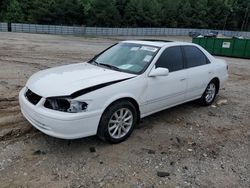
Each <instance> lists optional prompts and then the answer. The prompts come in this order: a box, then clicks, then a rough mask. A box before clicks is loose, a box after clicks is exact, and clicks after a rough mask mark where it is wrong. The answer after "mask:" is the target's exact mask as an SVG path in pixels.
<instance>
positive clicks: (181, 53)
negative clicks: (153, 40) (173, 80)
mask: <svg viewBox="0 0 250 188" xmlns="http://www.w3.org/2000/svg"><path fill="white" fill-rule="evenodd" d="M176 47H177V48H180V55H181V56H182V69H179V70H175V71H170V70H169V69H168V70H169V74H171V73H173V72H177V71H182V70H185V69H186V66H185V58H184V56H183V51H182V46H181V45H176V46H169V47H167V48H165V49H164V50H163V52H162V53H161V54H160V56H159V57H158V59H157V60H156V62H155V64H154V66H155V67H156V64H157V63H158V61H159V59H160V58H161V56H162V54H163V53H164V52H165V51H166V50H168V49H169V48H176ZM162 68H164V67H162Z"/></svg>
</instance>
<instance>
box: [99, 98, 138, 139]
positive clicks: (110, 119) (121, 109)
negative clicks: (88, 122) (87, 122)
mask: <svg viewBox="0 0 250 188" xmlns="http://www.w3.org/2000/svg"><path fill="white" fill-rule="evenodd" d="M136 122H137V111H136V109H135V107H134V105H133V104H132V103H130V102H129V101H125V100H124V101H118V102H115V103H114V104H112V105H111V106H109V107H108V108H107V109H106V110H105V112H104V113H103V115H102V118H101V121H100V124H99V127H98V132H97V136H98V137H99V138H101V139H102V140H106V141H109V142H111V143H120V142H122V141H124V140H126V139H127V138H128V137H129V136H130V135H131V133H132V132H133V129H134V126H135V124H136Z"/></svg>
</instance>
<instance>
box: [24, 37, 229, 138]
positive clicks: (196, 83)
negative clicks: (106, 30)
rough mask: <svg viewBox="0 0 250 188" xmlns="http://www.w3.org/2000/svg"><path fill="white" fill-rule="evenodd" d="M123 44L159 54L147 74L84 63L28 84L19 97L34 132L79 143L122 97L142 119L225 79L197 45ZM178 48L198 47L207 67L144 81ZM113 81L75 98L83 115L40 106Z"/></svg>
mask: <svg viewBox="0 0 250 188" xmlns="http://www.w3.org/2000/svg"><path fill="white" fill-rule="evenodd" d="M125 42H126V43H136V44H145V45H153V46H158V47H159V48H161V49H160V50H159V52H158V54H157V55H156V56H155V57H154V59H153V60H152V62H151V64H150V65H149V66H148V68H147V69H146V71H145V72H144V73H142V74H140V75H135V74H129V73H124V72H119V71H115V70H110V69H106V68H102V67H98V66H95V65H91V64H89V63H79V64H73V65H67V66H61V67H56V68H51V69H48V70H44V71H40V72H38V73H36V74H34V75H33V76H32V77H31V78H30V79H29V80H28V82H27V83H26V86H25V87H24V88H23V89H22V90H21V91H20V93H19V101H20V106H21V111H22V113H23V115H24V116H25V117H26V119H27V120H28V121H29V122H30V123H31V124H32V125H33V126H34V127H36V128H37V129H39V130H40V131H42V132H44V133H45V134H48V135H50V136H54V137H58V138H63V139H76V138H82V137H86V136H91V135H95V134H96V133H97V129H98V125H99V122H100V119H101V116H102V114H103V112H104V111H105V109H106V108H107V107H108V106H109V105H110V104H111V103H113V102H114V101H117V100H119V99H122V98H130V99H133V100H134V101H136V103H137V104H138V106H139V110H140V117H141V118H143V117H146V116H148V115H150V114H153V113H155V112H158V111H161V110H163V109H167V108H170V107H172V106H175V105H178V104H181V103H184V102H187V101H191V100H194V99H197V98H200V97H201V95H202V94H203V92H204V91H205V88H206V87H207V85H208V83H209V82H210V81H211V80H212V79H213V78H218V79H219V81H220V85H221V86H222V85H224V83H225V81H226V80H227V77H228V73H227V65H226V63H225V61H224V60H220V59H216V58H214V57H213V56H211V55H210V54H209V53H208V52H207V51H206V50H204V49H203V48H201V47H200V46H198V45H195V44H191V43H183V42H169V43H165V42H149V41H125ZM182 45H192V46H196V47H198V48H199V49H200V50H201V51H202V52H203V53H204V54H205V55H206V56H207V58H208V59H209V61H210V62H211V63H210V64H207V65H204V66H199V67H194V68H189V69H183V70H180V71H176V72H170V73H169V74H168V76H159V77H149V73H150V71H152V69H154V67H155V66H154V64H155V63H156V61H157V59H158V58H159V57H160V55H161V53H162V52H163V51H164V50H165V49H166V48H168V47H171V46H182ZM119 80H121V81H119ZM113 81H119V82H117V83H115V84H110V85H108V86H106V87H101V88H98V89H96V90H93V91H91V92H87V93H85V94H83V95H80V96H77V97H76V98H75V99H74V100H77V101H83V102H87V103H88V108H87V111H84V112H79V113H67V112H60V111H55V110H51V109H48V108H46V107H44V102H45V100H46V98H48V97H56V96H69V95H71V94H72V93H74V92H76V91H79V90H83V89H86V88H90V87H95V86H96V85H100V84H104V83H109V82H113ZM163 86H164V87H163ZM27 88H28V89H30V90H31V91H32V92H34V93H36V94H37V95H39V96H41V97H42V99H41V100H40V101H39V102H38V104H36V105H33V104H31V103H30V102H29V101H28V100H27V98H26V97H25V92H26V91H27Z"/></svg>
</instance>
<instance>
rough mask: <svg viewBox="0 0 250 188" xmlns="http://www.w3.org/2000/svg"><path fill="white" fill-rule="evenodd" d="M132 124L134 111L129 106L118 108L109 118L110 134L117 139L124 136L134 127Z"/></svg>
mask: <svg viewBox="0 0 250 188" xmlns="http://www.w3.org/2000/svg"><path fill="white" fill-rule="evenodd" d="M132 124H133V114H132V112H131V111H130V110H129V109H127V108H121V109H119V110H117V111H116V112H115V113H114V114H113V115H112V116H111V118H110V120H109V124H108V131H109V135H110V136H111V137H112V138H115V139H119V138H122V137H124V136H125V135H126V134H127V133H128V132H129V130H130V129H131V127H132Z"/></svg>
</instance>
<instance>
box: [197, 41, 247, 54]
mask: <svg viewBox="0 0 250 188" xmlns="http://www.w3.org/2000/svg"><path fill="white" fill-rule="evenodd" d="M192 42H193V43H195V44H199V45H200V46H202V47H203V48H205V49H206V50H207V51H208V52H210V53H211V54H213V55H219V56H229V57H240V58H250V39H236V38H206V37H204V38H193V41H192Z"/></svg>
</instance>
